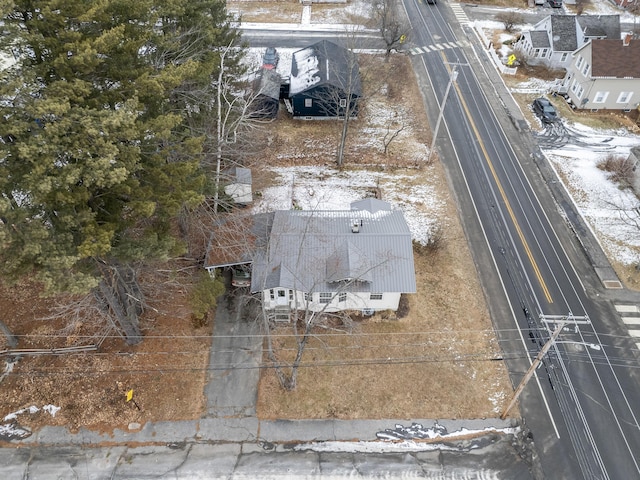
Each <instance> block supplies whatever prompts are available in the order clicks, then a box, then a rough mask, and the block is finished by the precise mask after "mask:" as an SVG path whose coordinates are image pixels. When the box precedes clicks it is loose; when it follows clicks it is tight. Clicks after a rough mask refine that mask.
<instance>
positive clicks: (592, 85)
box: [557, 35, 640, 110]
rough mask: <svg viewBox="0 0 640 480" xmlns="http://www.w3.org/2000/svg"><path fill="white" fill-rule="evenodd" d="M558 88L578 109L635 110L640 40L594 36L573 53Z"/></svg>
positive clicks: (638, 93)
mask: <svg viewBox="0 0 640 480" xmlns="http://www.w3.org/2000/svg"><path fill="white" fill-rule="evenodd" d="M557 91H558V92H559V93H561V94H563V95H564V96H565V98H566V99H567V101H568V102H569V103H570V104H572V105H573V107H574V108H578V109H591V110H605V109H610V110H632V109H634V108H637V107H638V105H639V104H640V40H631V35H628V36H626V37H625V38H624V39H623V40H608V39H607V40H600V39H598V40H591V41H590V42H588V43H587V44H586V45H584V46H582V47H581V48H579V49H578V50H576V51H575V52H574V53H573V55H572V56H571V64H570V65H569V66H568V67H567V73H566V75H565V77H564V79H563V80H562V84H561V85H560V86H559V88H558V89H557Z"/></svg>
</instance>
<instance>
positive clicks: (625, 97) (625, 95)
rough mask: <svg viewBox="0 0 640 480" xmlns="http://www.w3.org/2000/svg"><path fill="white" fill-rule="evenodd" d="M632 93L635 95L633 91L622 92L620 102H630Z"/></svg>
mask: <svg viewBox="0 0 640 480" xmlns="http://www.w3.org/2000/svg"><path fill="white" fill-rule="evenodd" d="M631 95H633V92H620V95H618V103H629V101H630V100H631Z"/></svg>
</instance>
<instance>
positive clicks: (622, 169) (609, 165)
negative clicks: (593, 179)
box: [597, 155, 635, 188]
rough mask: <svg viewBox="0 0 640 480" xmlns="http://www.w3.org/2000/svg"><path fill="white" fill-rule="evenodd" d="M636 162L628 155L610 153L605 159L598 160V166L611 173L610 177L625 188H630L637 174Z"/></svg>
mask: <svg viewBox="0 0 640 480" xmlns="http://www.w3.org/2000/svg"><path fill="white" fill-rule="evenodd" d="M634 164H635V162H634V161H632V160H630V159H629V158H628V157H627V158H625V157H616V156H615V155H609V156H607V158H605V159H604V160H602V161H600V162H598V164H597V167H598V168H599V169H600V170H603V171H605V172H607V173H609V179H610V180H611V181H613V182H616V183H618V184H620V186H621V187H623V188H629V187H631V186H632V185H633V177H634V175H635V165H634Z"/></svg>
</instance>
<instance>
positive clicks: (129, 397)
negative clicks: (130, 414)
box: [127, 388, 133, 402]
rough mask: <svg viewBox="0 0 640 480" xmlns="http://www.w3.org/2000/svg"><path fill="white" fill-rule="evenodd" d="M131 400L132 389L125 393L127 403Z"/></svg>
mask: <svg viewBox="0 0 640 480" xmlns="http://www.w3.org/2000/svg"><path fill="white" fill-rule="evenodd" d="M132 399H133V388H132V389H131V390H129V391H128V392H127V402H130V401H131V400H132Z"/></svg>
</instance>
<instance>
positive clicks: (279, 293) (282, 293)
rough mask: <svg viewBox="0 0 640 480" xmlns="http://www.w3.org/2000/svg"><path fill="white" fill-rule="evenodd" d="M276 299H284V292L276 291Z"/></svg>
mask: <svg viewBox="0 0 640 480" xmlns="http://www.w3.org/2000/svg"><path fill="white" fill-rule="evenodd" d="M278 297H279V298H284V290H278Z"/></svg>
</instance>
